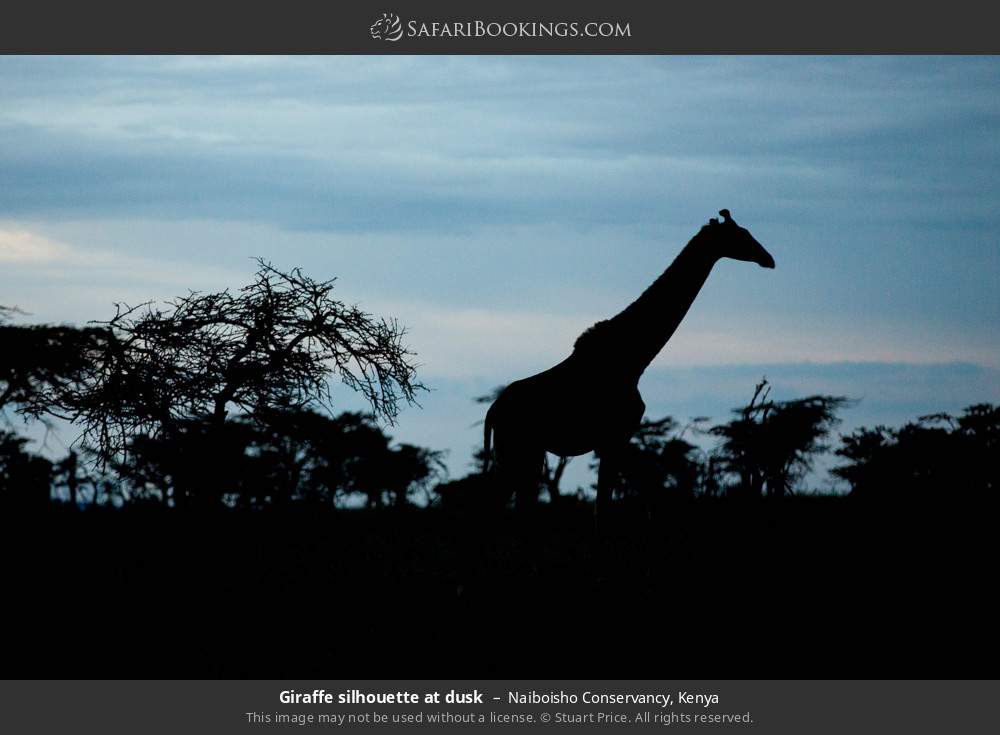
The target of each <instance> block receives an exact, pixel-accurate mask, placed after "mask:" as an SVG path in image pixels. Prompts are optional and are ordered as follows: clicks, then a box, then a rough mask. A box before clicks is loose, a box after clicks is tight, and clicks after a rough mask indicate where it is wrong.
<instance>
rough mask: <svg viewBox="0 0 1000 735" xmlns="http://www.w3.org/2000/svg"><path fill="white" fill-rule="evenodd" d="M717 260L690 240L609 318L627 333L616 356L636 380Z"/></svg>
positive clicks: (677, 322) (668, 336)
mask: <svg viewBox="0 0 1000 735" xmlns="http://www.w3.org/2000/svg"><path fill="white" fill-rule="evenodd" d="M717 260H718V257H716V256H715V255H713V254H712V253H711V252H708V250H707V248H705V247H704V246H703V245H702V244H701V243H699V242H698V240H697V238H695V239H692V240H691V241H690V242H689V243H688V244H687V245H686V246H685V247H684V249H683V250H681V252H680V253H679V254H678V255H677V257H676V258H674V262H673V263H671V264H670V266H669V267H668V268H667V269H666V270H665V271H664V272H663V274H662V275H661V276H660V277H659V278H657V279H656V280H655V281H654V282H653V284H652V285H651V286H650V287H649V288H647V289H646V290H645V291H644V292H643V293H642V295H641V296H639V298H638V299H636V300H635V301H633V302H632V303H631V304H629V305H628V306H627V307H626V308H625V309H624V310H623V311H622V312H621V313H619V314H618V315H617V316H615V317H614V318H612V320H611V321H612V323H617V324H619V325H620V326H621V328H622V329H623V330H624V331H625V334H626V335H627V339H626V340H624V342H623V343H622V344H623V345H624V349H623V353H624V354H622V355H621V356H620V357H621V359H622V360H624V361H625V363H626V364H627V366H628V369H629V370H628V371H629V372H630V373H634V374H635V375H636V378H637V379H638V376H639V375H641V374H642V373H643V371H645V369H646V368H647V367H648V366H649V363H651V362H652V361H653V358H655V357H656V356H657V355H658V354H659V352H660V350H662V349H663V347H664V345H666V343H667V341H668V340H669V339H670V338H671V337H672V336H673V334H674V332H675V331H676V330H677V327H678V326H679V325H680V323H681V321H682V320H683V319H684V315H685V314H687V312H688V309H689V308H691V304H692V303H693V302H694V300H695V297H696V296H697V295H698V292H699V291H701V287H702V286H703V285H704V284H705V280H706V279H707V278H708V274H709V273H711V272H712V267H713V266H714V265H715V263H716V261H717Z"/></svg>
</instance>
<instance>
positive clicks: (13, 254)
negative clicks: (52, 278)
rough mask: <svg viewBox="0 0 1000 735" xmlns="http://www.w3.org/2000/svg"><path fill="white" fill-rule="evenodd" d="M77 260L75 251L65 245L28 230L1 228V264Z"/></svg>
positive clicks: (69, 261) (68, 261)
mask: <svg viewBox="0 0 1000 735" xmlns="http://www.w3.org/2000/svg"><path fill="white" fill-rule="evenodd" d="M75 259H76V256H75V253H74V252H73V250H72V249H71V248H70V247H69V246H68V245H65V244H64V243H61V242H56V241H54V240H50V239H48V238H46V237H41V236H40V235H36V234H34V233H31V232H28V231H27V230H13V229H3V228H0V263H4V264H7V265H11V264H38V263H71V262H73V261H74V260H75Z"/></svg>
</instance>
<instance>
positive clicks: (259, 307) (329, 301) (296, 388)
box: [38, 259, 423, 465]
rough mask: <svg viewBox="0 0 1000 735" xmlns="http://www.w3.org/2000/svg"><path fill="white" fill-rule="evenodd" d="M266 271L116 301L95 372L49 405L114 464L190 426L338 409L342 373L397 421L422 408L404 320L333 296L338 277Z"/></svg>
mask: <svg viewBox="0 0 1000 735" xmlns="http://www.w3.org/2000/svg"><path fill="white" fill-rule="evenodd" d="M257 264H258V270H257V272H256V275H255V278H254V280H253V282H252V283H250V284H249V285H247V286H245V287H243V288H242V289H240V290H239V291H237V292H232V291H230V290H228V289H227V290H225V291H219V292H215V293H200V292H190V293H189V294H188V295H187V296H182V297H178V298H176V299H174V300H172V301H168V302H167V303H166V305H165V306H163V307H157V306H154V305H153V304H150V303H147V304H140V305H138V306H128V305H116V309H117V312H116V314H115V316H114V317H112V318H111V319H109V320H108V321H104V322H96V323H95V324H96V328H97V329H99V330H102V334H104V335H106V339H104V340H103V341H101V342H100V343H99V344H97V345H96V346H95V347H94V349H91V350H90V352H89V360H88V370H87V371H86V373H85V374H84V375H82V376H80V377H79V379H78V380H75V381H72V382H66V383H61V384H58V385H54V386H50V387H49V389H48V390H46V391H45V395H44V400H43V401H41V402H40V403H39V404H38V406H39V407H41V408H43V409H44V411H46V412H48V413H50V414H52V415H56V416H59V417H61V418H65V419H67V420H70V421H73V422H75V423H77V424H78V425H79V426H80V427H81V429H82V436H81V440H82V442H83V443H84V445H85V446H87V447H89V448H90V449H91V450H92V451H93V452H94V454H95V456H96V457H97V459H98V460H99V462H101V463H102V464H104V465H106V464H108V463H117V462H120V461H122V460H123V459H125V458H126V457H127V454H128V449H129V445H130V443H131V442H132V441H133V440H134V439H135V438H136V437H143V436H151V437H156V436H158V435H161V434H164V433H167V434H172V433H177V427H179V426H183V425H186V424H190V423H191V422H198V423H201V424H203V425H205V426H207V427H208V428H209V430H210V431H211V430H221V429H222V428H223V426H224V425H225V424H226V421H227V417H229V416H231V415H239V416H240V417H241V418H243V419H245V420H247V421H249V422H250V423H252V424H254V425H259V426H266V425H267V424H268V422H269V420H270V418H272V417H273V416H275V415H280V413H281V412H285V411H289V410H305V409H320V410H324V411H326V412H330V411H332V407H331V394H330V381H331V378H333V377H339V378H340V380H341V381H342V382H343V383H344V384H345V385H347V386H348V387H349V388H351V389H353V390H355V391H358V392H360V393H361V394H362V395H363V396H364V397H365V399H366V400H367V401H368V403H369V404H370V406H371V410H372V413H373V414H374V415H375V416H377V417H379V418H381V419H383V420H386V421H388V422H390V423H392V422H394V420H395V418H396V416H397V413H398V411H399V408H400V405H401V404H402V403H409V404H412V403H415V399H416V393H417V392H418V391H420V390H422V389H423V386H422V385H421V384H420V383H419V382H418V381H417V379H416V368H415V365H414V364H413V363H412V353H411V352H410V351H409V350H408V349H407V348H406V347H405V346H404V345H403V342H402V340H403V337H404V335H405V330H404V329H403V328H402V327H401V326H400V325H399V324H398V322H396V321H395V320H394V319H384V318H377V317H374V316H372V315H370V314H367V313H365V312H363V311H361V310H360V309H359V308H358V307H357V306H349V305H347V304H345V303H343V302H341V301H339V300H337V299H335V298H333V296H332V292H333V288H334V283H335V279H331V280H328V281H316V280H313V279H312V278H310V277H308V276H306V275H305V274H303V273H302V271H301V270H299V269H298V268H296V269H293V270H291V271H287V272H286V271H281V270H279V269H277V268H275V267H274V266H273V265H271V264H270V263H268V262H266V261H264V260H262V259H258V260H257Z"/></svg>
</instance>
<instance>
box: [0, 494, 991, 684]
mask: <svg viewBox="0 0 1000 735" xmlns="http://www.w3.org/2000/svg"><path fill="white" fill-rule="evenodd" d="M657 517H658V520H655V521H651V520H649V518H648V516H647V515H646V514H644V513H639V512H633V511H628V510H620V509H619V510H618V512H617V513H616V514H615V516H614V517H613V518H611V519H610V520H609V521H608V524H607V526H606V527H604V528H603V529H602V533H601V534H600V535H596V534H595V531H594V527H593V518H592V511H591V509H590V507H587V506H576V505H570V506H567V507H564V508H562V509H552V508H549V507H547V506H544V507H541V508H540V509H539V510H538V511H537V513H535V514H533V515H531V516H528V517H522V516H519V515H516V514H514V513H510V514H507V515H505V516H503V517H502V518H500V519H499V520H498V521H496V522H495V523H494V524H492V526H489V525H487V524H485V523H483V522H482V521H480V520H474V519H470V518H468V517H463V516H457V515H453V514H449V513H447V512H445V511H440V510H433V511H420V510H404V511H391V510H389V511H381V512H367V511H354V512H343V511H342V512H334V511H329V510H316V509H314V510H306V509H296V510H295V511H293V512H288V513H284V514H278V513H259V512H258V513H235V512H232V513H219V514H217V515H208V516H205V515H200V516H192V515H185V514H183V513H180V512H172V511H163V510H127V511H89V512H88V511H84V512H74V511H71V510H69V509H55V510H50V511H47V512H42V513H36V514H34V515H32V514H25V513H13V512H10V511H4V512H3V515H2V516H0V571H2V575H3V576H2V579H3V609H4V614H3V620H4V622H3V627H4V630H3V632H4V635H3V644H2V646H3V651H2V656H0V676H3V677H5V678H6V677H17V678H35V677H40V678H62V677H69V678H103V677H108V678H120V677H121V678H146V677H148V678H201V677H254V678H282V677H289V678H291V677H302V678H316V677H324V678H389V677H405V678H411V677H412V678H432V677H442V678H444V677H455V676H459V677H463V678H473V677H475V678H481V677H482V678H489V677H496V678H503V677H511V678H523V677H526V676H530V677H532V678H595V677H601V678H654V677H655V678H674V677H676V678H730V677H732V678H749V677H753V678H840V677H849V678H857V677H873V678H924V677H944V678H962V677H989V678H992V677H996V676H997V675H998V673H1000V664H998V658H997V654H998V653H1000V645H998V633H997V631H998V627H997V626H998V618H997V610H998V606H997V602H996V600H995V593H996V582H997V574H996V572H997V568H996V561H997V559H998V553H997V537H996V533H995V518H996V514H995V512H994V511H992V510H988V509H983V508H971V507H965V508H961V507H948V508H944V507H939V506H926V507H922V508H912V507H911V508H906V509H895V508H892V509H890V508H884V507H876V506H868V505H864V504H860V503H858V502H855V501H852V500H851V499H843V498H792V499H786V500H783V501H773V502H772V501H760V502H749V503H735V502H725V501H712V500H704V501H695V502H690V503H687V504H679V505H676V506H674V507H671V508H667V509H661V510H660V511H659V512H658V514H657Z"/></svg>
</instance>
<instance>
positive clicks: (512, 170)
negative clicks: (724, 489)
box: [0, 56, 1000, 484]
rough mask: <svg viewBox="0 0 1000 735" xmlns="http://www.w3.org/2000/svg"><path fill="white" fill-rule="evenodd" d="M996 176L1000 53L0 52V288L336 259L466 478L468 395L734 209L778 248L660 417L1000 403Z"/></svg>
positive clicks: (897, 415)
mask: <svg viewBox="0 0 1000 735" xmlns="http://www.w3.org/2000/svg"><path fill="white" fill-rule="evenodd" d="M998 181H1000V58H996V57H954V56H949V57H931V58H924V57H912V56H901V57H897V56H872V57H798V56H784V57H704V56H693V57H657V56H643V57H622V56H618V57H597V56H589V57H588V56H579V57H502V56H489V57H430V56H427V57H392V56H386V57H362V56H357V57H289V58H283V57H260V58H242V57H223V58H195V57H152V58H136V57H110V58H102V57H71V58H50V57H0V304H6V305H17V306H19V307H21V308H22V309H24V310H25V311H27V312H29V314H30V317H27V318H28V319H30V320H33V321H68V322H73V323H84V322H86V321H87V320H89V319H103V318H107V317H109V316H110V315H112V314H113V312H114V308H113V306H112V302H115V301H130V302H140V301H146V300H149V299H164V298H167V297H170V296H172V295H175V294H181V293H185V292H186V291H187V290H188V289H197V290H219V289H222V288H225V287H239V286H240V285H242V284H244V283H246V282H247V281H248V280H249V279H250V277H251V275H252V273H253V271H254V263H253V261H252V258H253V257H254V256H261V257H264V258H266V259H269V260H271V261H273V262H274V263H275V264H276V265H278V266H279V267H283V268H291V267H294V266H301V267H302V268H303V270H304V271H305V272H306V273H308V274H310V275H312V276H313V277H315V278H318V279H325V278H329V277H333V276H336V277H337V278H338V287H337V290H336V292H335V293H336V295H337V296H338V297H339V298H341V299H342V300H345V301H349V302H357V303H360V304H361V305H362V306H363V307H364V308H366V309H367V310H368V311H371V312H373V313H376V314H380V315H391V316H395V317H397V318H398V319H399V320H400V321H401V322H402V323H403V324H404V325H406V326H407V327H408V328H409V345H410V346H411V348H412V349H413V350H414V351H415V352H416V353H417V362H418V363H420V364H421V365H422V368H421V369H420V377H421V378H422V380H423V381H424V382H425V383H426V384H427V385H428V387H430V388H432V391H431V392H430V393H428V394H425V395H424V396H423V397H422V398H421V404H422V408H416V407H414V408H409V409H407V410H405V411H404V412H403V413H402V414H401V416H400V419H399V424H398V425H397V426H396V427H394V428H392V429H390V433H392V434H393V435H394V436H396V437H397V438H398V439H400V440H404V441H410V442H413V443H417V444H421V445H424V446H430V447H433V448H437V449H448V450H450V452H451V454H450V461H449V463H450V466H451V469H452V474H453V475H455V476H457V475H461V474H463V473H464V472H465V471H466V469H467V468H468V463H469V461H470V458H471V452H472V447H473V445H474V444H476V443H478V442H479V441H480V440H481V439H480V432H481V429H480V427H478V426H474V424H475V422H476V421H478V420H479V419H480V418H481V416H482V413H483V408H484V407H482V406H478V405H476V404H474V403H473V402H472V400H471V399H472V398H473V397H474V396H476V395H479V394H482V393H485V392H487V391H489V390H490V389H491V388H492V387H493V386H495V385H498V384H501V383H506V382H510V381H511V380H513V379H516V378H519V377H525V376H527V375H529V374H532V373H534V372H538V371H540V370H543V369H545V368H547V367H549V366H550V365H552V364H554V363H555V362H557V361H559V360H561V359H562V358H563V357H565V356H566V355H567V354H568V353H569V351H570V350H571V347H572V344H573V340H574V339H575V337H576V335H577V334H578V333H579V332H580V331H582V330H583V329H584V328H586V327H587V326H589V325H590V324H591V323H593V322H594V321H596V320H598V319H602V318H606V317H609V316H611V315H613V314H614V313H616V312H617V311H619V310H620V309H621V308H623V307H624V306H625V305H626V304H628V303H629V302H630V301H631V300H632V299H634V298H635V297H636V296H637V295H638V294H639V293H640V292H641V291H642V290H643V289H644V288H645V287H646V286H648V285H649V283H650V282H652V280H653V279H654V278H655V277H656V276H657V275H658V274H659V273H660V272H661V271H662V270H663V269H664V268H665V267H666V266H667V265H669V263H670V261H671V259H672V258H673V257H674V256H675V255H676V254H677V252H678V251H679V250H680V248H681V247H682V246H683V245H684V244H685V243H686V242H687V241H688V239H690V237H691V236H692V235H693V234H694V233H695V232H696V231H697V230H698V228H699V227H700V226H701V225H703V224H704V223H705V222H706V221H707V220H708V218H709V217H712V216H716V213H717V212H718V210H719V209H720V208H723V207H726V208H728V209H730V210H731V211H732V213H733V217H734V218H735V219H736V220H737V221H738V222H739V223H740V224H742V225H743V226H745V227H747V228H748V229H749V230H750V231H751V232H752V233H753V234H754V236H755V237H756V238H757V239H758V240H759V241H760V242H761V243H763V244H764V245H765V247H767V248H768V250H769V251H770V252H771V253H772V254H773V255H774V257H775V260H776V262H777V267H776V269H775V270H773V271H768V270H763V269H760V268H757V267H756V266H753V265H751V264H747V263H737V262H733V261H723V262H722V263H720V264H719V265H718V266H717V267H716V269H715V271H714V272H713V273H712V275H711V277H710V278H709V280H708V283H707V284H706V286H705V288H704V289H703V290H702V292H701V294H700V296H699V298H698V300H697V301H696V302H695V304H694V306H693V308H692V310H691V312H690V314H689V315H688V317H687V319H686V320H685V321H684V323H683V324H682V325H681V327H680V329H679V330H678V332H677V334H676V335H675V337H674V339H673V340H672V341H671V343H670V344H669V345H668V347H667V348H666V349H665V350H664V351H663V352H662V353H661V354H660V356H659V358H658V359H657V360H656V361H655V362H654V364H653V366H651V368H650V369H649V371H647V374H646V375H645V376H644V378H643V381H642V383H641V384H640V387H641V389H642V391H643V394H644V396H645V399H646V403H647V405H648V409H649V414H650V415H651V416H653V417H659V416H662V415H663V414H672V415H674V416H675V417H677V418H678V419H679V420H681V421H682V422H684V421H686V420H688V419H689V418H691V417H693V416H711V417H713V418H715V419H725V418H727V414H728V411H729V409H730V408H732V407H734V406H736V405H738V404H740V403H741V402H744V401H745V400H747V399H748V398H749V397H750V395H751V394H752V392H753V387H754V384H755V383H756V382H757V380H758V379H759V378H760V377H761V375H767V376H768V378H769V379H770V380H771V381H772V382H773V384H774V392H773V394H772V395H773V397H775V398H779V399H780V398H793V397H798V396H802V395H807V394H810V393H815V392H822V393H835V394H844V395H848V396H851V397H853V398H858V399H860V401H859V402H858V404H857V405H856V406H854V407H853V408H850V409H847V410H845V412H844V414H843V416H844V419H845V425H844V428H850V427H851V426H856V425H858V424H873V423H887V424H890V425H895V424H898V423H900V422H902V421H904V420H906V419H909V418H915V417H916V416H918V415H920V414H923V413H930V412H936V411H958V410H960V409H961V408H962V407H964V406H966V405H969V404H971V403H975V402H981V401H992V402H1000V329H998V326H997V325H998V319H1000V241H998V234H997V233H998V232H1000V188H998ZM335 395H336V396H337V397H338V398H339V399H340V400H341V401H342V403H341V404H340V405H342V406H343V407H351V408H354V407H358V406H359V404H358V401H357V399H356V398H355V397H353V396H351V395H349V394H348V392H347V390H346V389H343V388H339V387H338V389H337V390H336V392H335ZM583 465H584V463H583V462H579V463H577V467H578V469H577V470H576V471H575V474H574V475H573V477H572V478H571V483H573V482H579V483H581V484H582V483H584V482H587V481H588V479H587V477H586V475H585V473H583V472H582V469H580V468H582V467H583Z"/></svg>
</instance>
